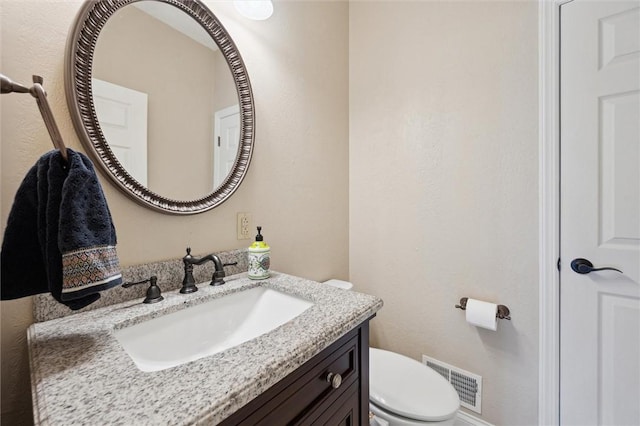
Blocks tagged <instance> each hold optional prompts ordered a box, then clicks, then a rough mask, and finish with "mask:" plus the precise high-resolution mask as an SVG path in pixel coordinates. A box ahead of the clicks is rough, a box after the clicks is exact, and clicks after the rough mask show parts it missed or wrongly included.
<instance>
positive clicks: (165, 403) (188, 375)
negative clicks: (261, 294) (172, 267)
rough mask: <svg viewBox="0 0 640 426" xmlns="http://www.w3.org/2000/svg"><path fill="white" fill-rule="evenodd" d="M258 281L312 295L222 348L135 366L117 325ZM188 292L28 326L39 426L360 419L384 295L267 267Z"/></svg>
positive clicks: (146, 318) (347, 421)
mask: <svg viewBox="0 0 640 426" xmlns="http://www.w3.org/2000/svg"><path fill="white" fill-rule="evenodd" d="M259 286H263V287H265V288H269V289H274V290H277V291H279V292H282V293H287V294H290V295H294V296H296V297H299V298H302V299H305V300H308V301H311V302H313V305H312V306H311V307H309V308H308V309H306V310H305V311H304V312H302V313H301V314H300V315H298V316H297V317H295V318H293V319H291V320H289V321H288V322H286V323H284V324H283V325H281V326H279V327H277V328H275V329H273V330H272V331H269V332H267V333H265V334H262V335H260V336H259V337H256V338H253V339H251V340H249V341H246V342H245V343H242V344H239V345H237V346H233V347H230V348H229V349H226V350H223V351H221V352H218V353H215V354H213V355H209V356H205V357H202V358H200V359H196V360H193V361H190V362H185V363H183V364H181V365H177V366H175V367H172V368H166V369H162V370H159V371H153V372H144V371H141V370H140V369H139V368H138V367H137V366H136V364H135V363H134V361H133V360H132V358H131V357H130V356H129V354H128V353H127V352H125V350H124V349H123V346H122V345H121V344H120V343H119V341H118V340H117V338H116V337H115V334H114V333H115V331H116V330H118V329H122V328H124V327H130V326H132V325H135V324H139V323H142V322H145V321H150V320H153V319H154V318H159V317H162V316H164V315H170V314H172V313H175V312H177V311H181V310H183V309H188V308H189V307H193V306H196V305H200V304H202V303H207V302H209V301H211V300H212V299H217V298H224V297H225V296H229V295H232V294H233V293H237V292H242V291H244V290H248V289H251V288H253V287H259ZM199 289H200V290H199V291H198V292H196V293H193V294H189V295H183V294H179V293H178V292H177V291H171V292H165V293H164V294H163V295H164V297H165V300H164V301H162V302H159V303H155V304H151V305H145V304H142V303H141V300H134V301H129V302H123V303H119V304H115V305H112V306H107V307H105V308H101V309H97V310H94V311H89V312H83V313H79V314H73V315H69V316H66V317H64V318H58V319H55V320H50V321H45V322H41V323H36V324H33V325H32V326H31V327H30V328H29V330H28V339H29V359H30V363H31V383H32V394H33V403H34V419H35V423H36V424H51V425H67V424H153V425H158V424H163V425H164V424H171V425H174V424H175V425H186V424H224V425H232V424H233V425H235V424H256V423H260V422H266V423H265V424H285V423H289V422H291V423H294V424H314V423H316V422H317V423H319V424H359V423H361V422H362V421H363V419H366V418H367V417H366V416H367V413H368V347H369V345H368V332H369V329H368V321H369V319H370V318H371V317H372V316H374V315H375V313H376V312H377V311H378V310H379V309H380V308H381V307H382V301H381V300H380V299H379V298H377V297H374V296H369V295H365V294H361V293H357V292H352V291H344V290H341V289H337V288H333V287H330V286H327V285H324V284H320V283H316V282H313V281H309V280H305V279H302V278H298V277H293V276H290V275H286V274H281V273H273V275H272V277H271V278H269V279H268V280H265V281H258V282H255V281H251V280H249V279H248V278H246V274H238V275H234V276H231V277H228V278H227V283H226V284H225V285H223V286H219V287H212V286H209V285H208V284H206V283H203V284H199ZM220 322H221V323H220V324H219V327H225V326H226V324H225V323H224V322H223V321H220Z"/></svg>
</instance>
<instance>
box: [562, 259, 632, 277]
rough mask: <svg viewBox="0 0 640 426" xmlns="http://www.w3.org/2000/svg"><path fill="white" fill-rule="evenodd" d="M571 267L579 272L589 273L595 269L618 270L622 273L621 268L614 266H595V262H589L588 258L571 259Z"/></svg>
mask: <svg viewBox="0 0 640 426" xmlns="http://www.w3.org/2000/svg"><path fill="white" fill-rule="evenodd" d="M571 269H573V270H574V271H575V272H577V273H578V274H588V273H589V272H595V271H617V272H620V273H622V271H621V270H620V269H616V268H612V267H610V266H607V267H604V268H594V267H593V263H591V262H589V261H588V260H587V259H579V258H578V259H573V260H572V261H571Z"/></svg>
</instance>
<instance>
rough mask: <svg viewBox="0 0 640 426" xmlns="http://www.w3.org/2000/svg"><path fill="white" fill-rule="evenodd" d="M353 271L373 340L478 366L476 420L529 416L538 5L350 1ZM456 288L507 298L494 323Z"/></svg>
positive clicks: (533, 352)
mask: <svg viewBox="0 0 640 426" xmlns="http://www.w3.org/2000/svg"><path fill="white" fill-rule="evenodd" d="M349 13H350V16H349V33H350V39H349V61H350V62H349V65H350V79H349V89H350V92H349V93H350V108H349V112H350V116H349V122H350V139H349V141H350V142H349V143H350V153H349V156H350V163H349V174H350V187H349V190H350V198H349V200H350V227H349V230H350V247H349V252H350V272H351V275H350V277H351V280H352V281H353V282H354V284H355V287H356V288H357V289H358V290H361V291H364V292H369V293H372V294H375V295H378V296H380V297H382V299H383V300H384V302H385V306H384V308H383V309H382V310H381V311H380V312H379V314H378V316H377V317H376V318H375V319H374V320H373V323H372V343H373V344H374V345H378V346H380V347H383V348H387V349H391V350H394V351H398V352H401V353H403V354H406V355H408V356H410V357H412V358H415V359H421V355H422V354H427V355H430V356H432V357H435V358H436V359H439V360H441V361H444V362H446V363H449V364H453V365H455V366H458V367H460V368H463V369H466V370H468V371H471V372H474V373H477V374H480V375H481V376H483V379H484V380H483V400H482V418H483V419H485V420H486V421H489V422H491V423H494V424H497V425H533V424H537V397H538V395H537V382H538V380H537V378H538V364H537V363H538V358H537V351H538V344H537V341H538V330H537V322H538V315H537V308H538V273H537V270H538V264H537V261H538V253H537V220H538V218H537V206H538V204H537V197H538V191H537V5H536V3H535V2H534V1H518V2H515V1H511V2H504V1H498V2H487V1H470V2H461V1H451V2H444V1H424V2H399V1H393V2H359V1H358V2H351V4H350V9H349ZM463 296H469V297H473V298H479V299H484V300H488V301H495V302H498V303H503V304H506V305H507V306H509V307H510V308H511V310H512V321H510V322H509V321H501V322H500V324H499V329H498V331H497V332H491V331H488V330H481V329H477V328H475V327H472V326H470V325H468V324H467V323H466V322H465V319H464V318H465V316H464V312H462V311H460V310H458V309H454V305H455V304H456V303H457V302H458V300H459V299H460V298H461V297H463Z"/></svg>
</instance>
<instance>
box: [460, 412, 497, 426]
mask: <svg viewBox="0 0 640 426" xmlns="http://www.w3.org/2000/svg"><path fill="white" fill-rule="evenodd" d="M456 426H493V425H492V424H491V423H489V422H485V421H484V420H482V419H479V418H477V417H476V416H472V415H471V414H469V413H467V412H464V411H462V410H460V411H458V414H457V415H456Z"/></svg>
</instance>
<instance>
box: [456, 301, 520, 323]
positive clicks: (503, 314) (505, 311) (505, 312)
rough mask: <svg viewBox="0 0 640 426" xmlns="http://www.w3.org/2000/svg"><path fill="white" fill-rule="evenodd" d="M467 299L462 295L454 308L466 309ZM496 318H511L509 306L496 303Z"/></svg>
mask: <svg viewBox="0 0 640 426" xmlns="http://www.w3.org/2000/svg"><path fill="white" fill-rule="evenodd" d="M468 300H469V298H468V297H463V298H462V299H460V304H459V305H456V308H458V309H462V310H463V311H464V310H466V309H467V301H468ZM496 318H498V319H505V320H511V312H509V308H507V307H506V306H505V305H498V312H496Z"/></svg>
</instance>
